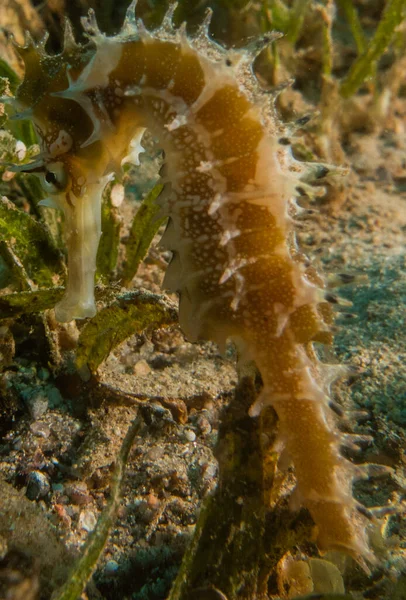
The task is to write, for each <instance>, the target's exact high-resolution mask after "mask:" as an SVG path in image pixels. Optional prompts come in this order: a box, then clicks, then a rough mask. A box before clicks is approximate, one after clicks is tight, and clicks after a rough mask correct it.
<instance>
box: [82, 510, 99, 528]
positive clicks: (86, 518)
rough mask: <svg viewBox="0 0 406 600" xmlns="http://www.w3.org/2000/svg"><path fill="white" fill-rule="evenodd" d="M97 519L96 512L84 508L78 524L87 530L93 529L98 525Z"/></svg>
mask: <svg viewBox="0 0 406 600" xmlns="http://www.w3.org/2000/svg"><path fill="white" fill-rule="evenodd" d="M96 523H97V519H96V517H95V514H94V512H92V511H91V510H83V511H82V512H81V513H80V515H79V521H78V525H79V528H80V529H84V530H85V531H89V532H90V531H93V529H94V528H95V527H96Z"/></svg>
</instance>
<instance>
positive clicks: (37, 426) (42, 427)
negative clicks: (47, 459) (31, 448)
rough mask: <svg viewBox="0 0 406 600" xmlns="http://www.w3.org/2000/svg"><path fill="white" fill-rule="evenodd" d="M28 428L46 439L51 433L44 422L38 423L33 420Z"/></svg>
mask: <svg viewBox="0 0 406 600" xmlns="http://www.w3.org/2000/svg"><path fill="white" fill-rule="evenodd" d="M30 429H31V431H32V433H33V434H34V435H36V436H37V437H42V438H45V439H47V438H49V436H50V435H51V430H50V428H49V426H48V425H47V424H46V423H39V422H38V421H34V423H31V425H30Z"/></svg>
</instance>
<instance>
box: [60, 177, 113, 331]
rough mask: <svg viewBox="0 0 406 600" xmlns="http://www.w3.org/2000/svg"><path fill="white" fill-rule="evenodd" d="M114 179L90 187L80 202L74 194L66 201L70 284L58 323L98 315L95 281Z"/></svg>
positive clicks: (102, 179)
mask: <svg viewBox="0 0 406 600" xmlns="http://www.w3.org/2000/svg"><path fill="white" fill-rule="evenodd" d="M109 180H110V177H109V176H107V177H103V178H101V179H100V181H99V182H97V183H95V184H91V185H89V186H88V187H87V190H86V193H85V194H83V196H81V197H80V198H76V197H75V196H74V195H73V194H72V193H71V192H70V193H68V194H67V195H66V199H65V201H64V206H63V209H64V213H65V235H66V243H67V248H68V281H67V285H66V290H65V295H64V297H63V298H62V300H61V302H59V303H58V304H57V305H56V306H55V315H56V318H57V320H58V321H61V322H67V321H71V320H72V319H84V318H86V317H93V316H94V315H95V314H96V303H95V298H94V277H95V272H96V256H97V249H98V247H99V241H100V236H101V203H102V196H103V190H104V188H105V185H106V183H107V181H109Z"/></svg>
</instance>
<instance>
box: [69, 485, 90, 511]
mask: <svg viewBox="0 0 406 600" xmlns="http://www.w3.org/2000/svg"><path fill="white" fill-rule="evenodd" d="M65 492H66V493H67V494H68V496H69V498H70V500H71V502H73V504H78V505H80V506H83V505H84V504H89V502H91V501H92V499H93V498H92V496H91V495H90V494H89V493H88V489H87V485H86V484H85V483H84V482H82V481H77V482H75V483H69V484H67V485H66V486H65Z"/></svg>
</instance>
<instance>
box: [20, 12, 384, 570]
mask: <svg viewBox="0 0 406 600" xmlns="http://www.w3.org/2000/svg"><path fill="white" fill-rule="evenodd" d="M135 6H136V2H132V3H131V5H130V8H129V9H128V11H127V15H126V18H125V22H124V24H123V27H122V29H121V31H120V32H119V33H118V34H117V35H116V36H112V37H108V36H106V35H105V34H104V33H102V32H101V31H100V29H99V27H98V24H97V20H96V17H95V14H94V12H92V11H90V12H89V14H88V16H87V17H86V18H84V19H83V20H82V24H83V27H84V30H85V32H86V34H87V37H88V42H87V44H85V45H81V44H77V43H76V41H75V39H74V36H73V33H72V30H71V26H70V24H69V23H65V34H64V46H63V50H62V53H61V54H59V55H56V56H49V55H47V54H45V48H44V45H43V44H41V45H35V44H34V43H33V42H32V40H30V39H29V40H28V42H27V44H26V46H25V47H23V48H20V49H19V52H20V54H21V56H22V58H23V60H24V62H25V67H26V73H25V77H24V80H23V82H22V84H21V86H20V88H19V89H18V90H17V94H16V99H15V101H14V105H15V108H16V110H17V111H19V112H20V113H22V114H23V115H24V114H27V116H28V113H25V112H24V111H28V112H29V116H30V118H32V120H33V122H34V125H35V128H36V130H37V133H38V138H39V141H40V145H41V154H40V156H39V157H38V158H37V159H34V160H33V162H32V165H35V167H34V166H32V165H31V167H30V165H28V166H27V165H25V166H24V167H23V168H25V170H30V168H31V169H32V170H33V171H36V172H38V171H39V170H41V169H42V170H43V174H42V176H43V178H44V177H46V173H49V171H50V170H51V172H52V165H55V162H57V163H58V165H62V166H63V169H64V171H65V175H66V178H65V179H66V182H65V179H63V178H61V179H60V181H59V182H58V180H57V179H56V183H58V186H55V189H54V190H53V192H52V191H51V194H50V198H51V200H49V201H48V205H50V204H53V205H55V206H57V207H59V208H61V209H62V210H63V211H64V213H65V219H66V229H67V245H68V268H69V278H68V283H67V288H66V294H65V297H64V299H63V300H62V302H61V303H60V304H59V305H57V307H56V315H57V318H58V319H59V320H62V321H68V320H71V319H73V318H84V317H88V316H92V315H94V314H95V311H96V307H95V302H94V293H93V288H94V274H95V268H96V253H97V247H98V242H99V238H100V234H101V225H100V207H101V198H102V192H103V190H104V187H105V185H106V183H107V181H109V180H110V178H111V176H112V174H113V173H114V172H115V171H118V170H120V169H121V165H122V163H123V161H125V160H126V158H127V157H128V156H129V153H131V151H133V160H134V161H135V162H137V157H138V153H139V151H141V150H140V149H139V148H140V144H141V138H142V133H143V131H144V130H145V128H147V129H150V130H151V131H152V133H153V134H154V135H155V136H156V137H157V138H158V139H159V141H160V144H161V145H162V147H163V149H164V151H165V164H166V166H165V171H166V174H165V187H164V192H163V194H162V195H161V197H160V198H159V199H158V204H159V205H160V207H161V211H162V215H165V216H167V217H168V218H169V222H168V227H167V230H166V233H165V234H164V236H163V243H164V244H165V246H166V247H167V248H168V249H169V250H171V251H172V252H173V259H172V262H171V264H170V265H169V267H168V269H167V273H166V276H165V281H164V286H167V287H169V288H170V289H171V290H173V291H176V292H178V294H179V297H180V307H179V320H180V325H181V327H182V329H183V331H184V333H185V334H186V336H187V337H188V338H189V339H190V340H191V341H197V340H199V339H210V340H213V341H215V342H216V343H217V344H218V345H219V346H220V348H224V346H225V343H226V341H227V340H228V339H230V340H233V341H234V342H235V343H236V345H237V346H238V348H239V351H240V356H241V357H245V359H246V360H253V361H255V363H256V365H257V367H258V369H259V371H260V373H261V376H262V380H263V389H262V392H261V394H260V396H259V398H258V400H257V401H256V403H255V404H254V405H253V406H252V408H251V411H250V414H251V415H252V416H259V415H260V414H261V412H262V410H263V409H264V408H266V407H267V406H272V407H273V408H274V409H275V411H276V413H277V415H278V419H279V436H280V437H279V439H280V440H282V441H283V444H284V446H285V448H286V451H287V452H288V454H289V456H290V457H291V460H292V462H293V465H294V468H295V472H296V478H297V489H298V497H300V498H301V504H302V505H304V506H305V507H306V508H308V510H309V511H310V513H311V515H312V517H313V519H314V521H315V523H316V526H317V528H318V531H319V536H318V542H319V546H320V548H321V549H327V548H339V549H342V550H344V551H345V552H347V553H349V554H351V555H352V556H354V557H355V558H356V559H357V560H358V561H359V562H360V563H361V564H363V565H365V560H366V561H369V562H370V563H374V562H375V557H374V554H373V552H372V550H371V549H370V547H369V543H368V535H367V519H366V517H365V516H363V515H361V514H360V512H359V510H357V504H356V502H355V501H354V499H353V497H352V480H353V476H354V474H355V472H354V469H353V466H352V463H350V462H349V461H348V460H346V459H344V458H343V457H342V455H341V454H340V445H341V443H342V441H343V437H342V436H340V435H339V434H338V432H337V429H336V426H335V419H336V415H335V414H334V412H333V409H332V408H330V403H331V400H330V396H329V388H330V385H331V383H332V382H333V381H334V380H335V379H336V378H337V377H339V376H340V375H342V372H343V368H342V367H341V366H338V367H336V366H335V365H333V366H328V365H322V363H321V362H320V361H319V359H318V357H317V354H316V352H315V350H314V347H313V343H314V342H323V343H326V344H328V343H331V337H332V332H331V330H332V323H333V313H332V309H331V307H330V306H329V301H330V302H333V297H332V296H331V295H329V294H327V296H326V289H325V283H324V280H323V278H322V276H321V275H320V274H318V272H317V271H316V270H315V269H314V268H312V267H311V266H310V265H309V262H308V259H306V258H304V256H303V254H302V253H301V251H300V249H299V248H298V247H297V244H296V241H295V236H294V230H293V221H294V220H295V217H298V216H299V214H300V212H301V211H302V210H304V209H303V208H302V207H300V205H299V204H297V202H296V200H295V197H296V196H298V195H300V194H308V195H309V196H311V197H317V196H318V195H320V194H322V193H323V190H322V188H320V187H318V188H314V187H312V186H311V185H310V183H309V182H310V181H311V180H313V179H318V178H320V179H321V178H322V177H323V176H325V175H326V174H327V173H328V170H329V166H327V165H322V164H316V163H310V164H305V163H300V162H299V161H297V160H295V158H294V156H293V154H292V152H291V149H290V146H289V144H286V143H285V140H286V135H287V134H290V133H291V131H290V130H291V129H293V128H294V126H293V125H292V126H288V127H285V126H284V125H283V124H282V123H281V122H280V121H279V119H277V116H276V112H275V108H274V99H273V97H272V94H271V97H269V94H268V93H267V91H266V90H263V89H262V87H261V85H260V83H259V82H258V80H257V79H256V77H255V76H254V72H253V68H252V64H253V60H255V56H256V55H257V54H258V51H260V50H261V48H262V47H263V46H264V45H266V44H268V43H272V42H273V41H274V40H275V39H276V38H277V37H279V34H272V33H271V34H269V35H266V36H265V37H263V38H261V39H260V40H259V41H258V42H253V43H252V44H251V46H250V47H249V48H248V49H247V50H244V49H238V50H235V49H231V50H227V49H225V48H223V47H222V46H221V45H219V44H218V43H216V42H215V41H213V40H212V39H211V38H210V35H209V25H210V18H211V14H210V12H208V13H207V16H206V18H205V20H204V21H203V23H202V25H201V26H200V28H199V29H198V31H197V32H196V34H195V35H189V34H188V33H187V31H186V27H185V26H181V27H180V28H176V27H175V26H174V25H173V13H174V11H175V8H176V5H174V4H173V5H172V6H171V7H170V9H169V11H168V13H167V14H166V16H165V17H164V20H163V22H162V24H161V26H160V27H158V28H157V29H156V30H153V31H150V30H147V29H146V28H145V26H144V25H143V23H142V21H141V20H139V19H137V18H136V16H135V12H134V11H135ZM307 120H308V117H307V116H306V117H304V118H303V119H302V120H300V119H299V120H298V123H297V124H296V126H303V124H304V123H305V122H307ZM279 140H282V142H281V143H279ZM58 168H59V167H58ZM54 175H55V174H54ZM55 177H56V176H55ZM55 177H48V179H50V180H54V179H55ZM62 181H63V182H64V183H63V184H62ZM48 184H49V182H48ZM49 185H51V186H52V183H50V184H49ZM48 191H49V190H48ZM47 193H48V192H47Z"/></svg>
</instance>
